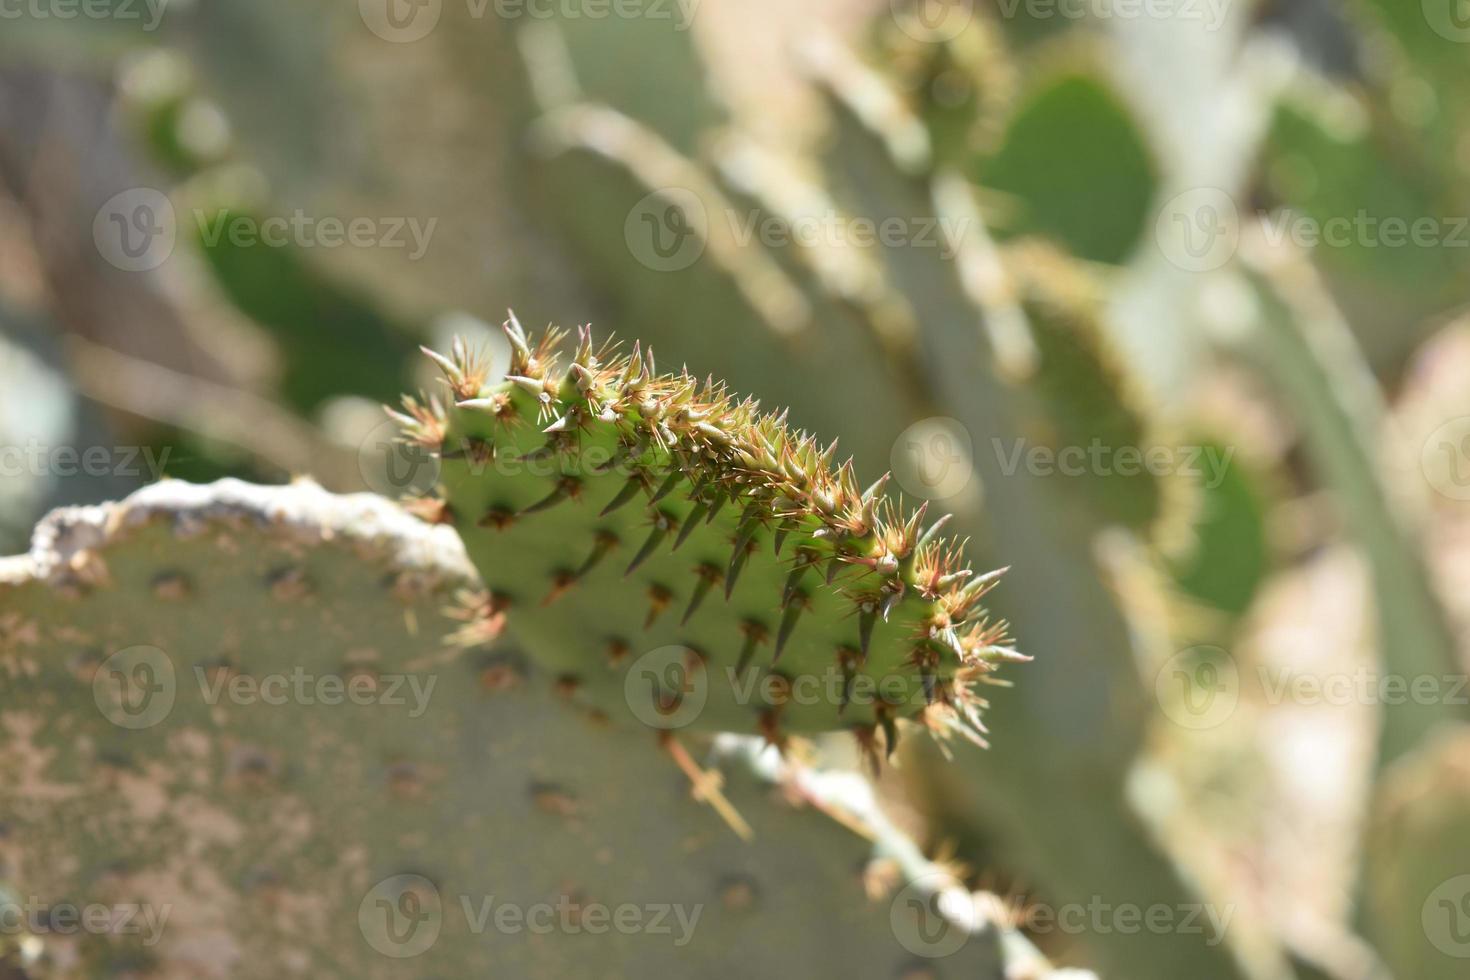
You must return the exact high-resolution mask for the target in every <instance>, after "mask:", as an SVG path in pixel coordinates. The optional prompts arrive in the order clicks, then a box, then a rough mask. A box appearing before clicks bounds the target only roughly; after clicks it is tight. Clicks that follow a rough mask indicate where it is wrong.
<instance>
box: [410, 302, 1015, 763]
mask: <svg viewBox="0 0 1470 980" xmlns="http://www.w3.org/2000/svg"><path fill="white" fill-rule="evenodd" d="M506 333H507V335H508V336H509V339H510V344H511V348H512V357H511V363H510V365H509V368H510V370H509V374H508V375H507V376H506V377H505V379H504V380H503V381H501V382H498V383H493V384H492V383H489V382H488V381H487V378H488V366H487V365H486V364H485V362H484V361H483V360H482V359H481V358H479V357H477V356H475V355H473V354H471V353H470V352H468V351H467V350H466V348H465V346H464V345H463V344H462V343H456V344H455V349H454V351H453V352H452V353H451V355H450V356H448V357H443V356H440V355H432V356H433V357H434V359H435V361H436V362H438V363H439V365H440V367H441V368H442V369H443V371H444V374H445V376H446V379H447V381H448V383H449V387H450V389H451V390H452V394H453V399H454V401H453V404H452V406H451V407H449V408H447V409H445V408H443V407H441V406H440V404H439V402H438V400H437V399H431V400H430V401H429V402H428V403H427V404H421V403H419V402H418V401H414V400H409V401H408V403H407V406H406V407H407V410H408V411H407V414H404V415H401V416H400V419H401V420H402V422H403V424H404V426H405V429H406V432H407V434H408V436H409V437H410V438H411V439H413V440H415V441H416V442H417V443H419V444H421V445H424V446H427V447H429V448H430V449H431V450H433V451H435V452H436V453H438V455H439V458H440V460H441V463H442V469H441V471H440V474H439V481H440V484H441V486H442V490H443V499H442V500H441V501H439V502H438V503H437V504H435V505H433V506H431V507H430V510H431V511H432V512H434V513H435V515H436V516H437V518H438V519H440V520H442V521H446V522H452V523H453V524H454V526H455V527H456V528H458V530H459V532H460V534H461V536H462V537H463V538H464V540H465V543H466V545H467V547H468V550H469V553H470V556H471V558H472V559H473V560H474V562H475V563H476V565H477V566H478V568H479V570H480V573H481V575H482V577H483V578H484V579H485V583H486V587H487V591H486V592H485V594H483V595H482V596H479V597H477V599H476V602H475V604H474V605H472V607H470V608H469V609H468V610H467V611H466V616H467V618H468V619H469V621H470V622H469V625H468V626H467V628H466V631H465V635H466V637H467V638H469V639H471V640H481V639H483V638H484V637H485V636H486V635H488V634H491V633H494V632H496V631H498V630H499V629H500V628H501V626H502V625H504V624H505V623H506V622H508V623H509V624H510V625H511V626H512V628H513V629H514V630H515V632H516V633H517V635H518V636H519V637H520V638H521V639H522V641H523V642H524V643H525V645H526V646H527V647H529V648H530V650H531V651H532V653H533V654H534V655H535V656H537V657H539V658H541V659H542V660H543V662H545V663H546V664H547V665H548V666H550V667H551V668H552V669H553V670H556V671H559V672H561V674H562V676H563V678H564V681H565V684H566V686H567V687H568V689H575V690H577V691H579V692H580V693H581V694H582V695H584V696H585V697H587V698H588V699H589V700H590V702H591V703H592V704H594V705H595V706H597V707H599V708H601V709H603V710H605V711H608V712H609V713H610V714H613V715H614V716H626V715H627V714H628V709H630V708H631V709H632V713H633V714H634V715H635V716H636V717H637V718H639V719H641V720H642V721H644V722H645V723H647V724H649V725H652V726H653V727H657V728H666V729H672V728H684V727H691V728H697V729H704V730H719V731H740V730H749V729H751V728H754V729H756V730H758V731H760V732H762V733H763V734H765V735H766V736H767V738H769V739H771V740H772V741H775V742H778V743H779V741H780V740H781V738H782V735H783V733H785V732H820V731H830V730H836V729H843V728H850V729H853V730H854V731H856V732H857V733H858V735H859V737H860V739H862V740H863V741H864V742H865V743H866V744H868V745H870V746H871V745H873V744H875V739H874V734H875V732H876V731H877V730H879V729H881V730H882V731H883V732H884V736H885V738H884V742H885V744H886V745H887V746H888V748H889V749H891V748H892V745H893V742H894V738H895V735H894V733H895V721H896V720H897V719H900V718H915V719H919V720H922V721H923V722H925V723H926V724H927V725H928V726H929V727H930V728H931V729H933V730H935V731H938V732H946V731H949V730H958V731H962V732H965V733H967V734H969V735H970V736H972V737H974V738H976V739H979V737H980V732H981V731H982V730H983V729H982V727H981V722H980V717H979V708H980V707H981V706H982V704H983V702H982V701H981V700H980V699H979V698H978V697H977V696H976V695H975V693H974V692H973V690H972V685H974V684H975V683H976V682H977V681H981V680H984V679H986V678H987V677H988V675H990V674H991V673H992V672H993V671H994V670H995V669H996V668H997V667H998V666H999V664H1001V663H1002V662H1004V661H1007V660H1014V659H1019V658H1018V655H1017V654H1016V653H1015V652H1014V651H1012V650H1011V649H1009V648H1008V647H1007V646H1005V645H1004V642H1005V639H1004V637H1005V624H1003V623H998V622H994V621H992V620H990V619H989V618H988V617H987V615H986V613H985V610H984V609H983V608H982V607H981V604H980V601H981V597H982V596H983V595H984V594H985V593H986V592H987V591H988V590H989V589H990V587H991V586H992V585H993V584H994V583H995V580H996V579H997V577H998V575H999V573H998V572H997V573H991V574H988V575H977V574H974V573H973V572H972V570H971V569H969V568H967V567H965V565H964V563H963V560H962V557H961V547H960V545H958V544H957V543H955V542H953V541H950V540H947V539H945V538H943V537H941V536H940V535H939V533H938V532H939V530H940V528H941V526H942V525H943V524H944V523H945V521H944V519H940V520H937V521H934V522H932V523H930V524H927V525H926V523H925V513H924V508H920V509H919V510H918V511H917V512H915V513H911V514H905V513H904V512H903V511H902V509H901V507H902V505H901V504H897V503H895V502H893V501H892V500H890V499H888V498H886V497H885V496H884V495H883V484H884V483H885V482H886V478H885V479H884V480H880V481H878V483H877V484H876V485H874V486H872V487H870V488H868V489H867V490H866V491H864V490H863V489H862V488H861V487H860V486H859V485H858V484H857V482H856V478H855V477H854V474H853V467H852V464H851V462H850V461H849V462H847V463H843V464H842V465H840V466H836V467H834V466H833V465H832V464H833V457H834V455H835V453H836V446H835V444H834V445H832V446H827V447H823V446H821V445H820V444H819V443H818V442H817V441H816V440H815V439H814V438H812V437H811V436H808V435H807V434H805V433H801V432H796V431H793V430H791V429H790V428H788V427H787V425H786V424H785V420H784V416H781V415H773V414H768V413H763V412H761V411H760V408H759V406H758V405H757V403H756V402H755V401H753V400H750V399H745V400H737V399H736V398H734V397H733V396H731V395H730V394H729V393H728V392H727V391H726V390H725V388H724V386H723V385H721V384H719V383H718V382H714V381H705V382H700V381H698V380H696V379H695V378H694V377H692V376H690V375H689V374H688V373H687V372H681V373H679V374H664V375H660V374H658V373H657V371H656V370H655V367H654V359H653V354H652V352H651V351H645V350H641V349H640V348H639V346H638V345H637V344H634V345H633V348H632V350H631V351H630V352H626V353H623V352H619V350H618V349H617V348H616V347H615V346H614V345H612V344H610V343H608V344H604V345H602V346H600V347H595V346H594V345H593V341H592V338H591V334H590V331H588V330H586V329H583V330H581V331H580V332H579V335H578V343H577V349H576V353H575V356H574V358H573V360H572V363H571V365H570V368H569V369H568V368H563V367H561V366H559V365H558V362H557V356H556V353H555V351H556V347H557V345H558V343H559V341H560V339H561V337H562V336H563V335H562V333H561V332H560V331H557V330H554V329H553V330H551V331H549V332H548V333H547V334H546V335H545V336H544V337H542V338H541V339H540V341H539V342H538V343H534V344H533V343H532V342H531V341H529V340H528V339H527V337H526V335H525V333H524V332H523V330H522V329H521V327H520V325H519V324H518V323H517V322H516V321H515V319H514V318H512V319H511V320H510V322H508V323H507V324H506Z"/></svg>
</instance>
